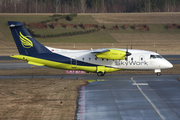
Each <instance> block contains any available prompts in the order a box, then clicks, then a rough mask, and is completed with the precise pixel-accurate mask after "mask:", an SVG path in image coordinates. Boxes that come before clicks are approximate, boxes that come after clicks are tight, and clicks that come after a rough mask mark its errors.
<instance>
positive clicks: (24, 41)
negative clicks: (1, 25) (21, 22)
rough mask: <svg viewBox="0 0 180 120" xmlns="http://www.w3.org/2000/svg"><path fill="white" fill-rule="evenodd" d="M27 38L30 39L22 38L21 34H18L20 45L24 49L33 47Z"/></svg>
mask: <svg viewBox="0 0 180 120" xmlns="http://www.w3.org/2000/svg"><path fill="white" fill-rule="evenodd" d="M28 37H29V38H31V36H24V35H23V34H22V33H21V32H19V38H20V40H21V44H22V46H23V47H24V48H31V47H33V43H32V41H31V40H30V39H28Z"/></svg>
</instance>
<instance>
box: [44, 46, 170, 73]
mask: <svg viewBox="0 0 180 120" xmlns="http://www.w3.org/2000/svg"><path fill="white" fill-rule="evenodd" d="M47 48H48V49H49V50H51V51H52V52H54V53H57V54H60V55H63V56H66V57H69V58H72V59H76V60H78V61H82V62H86V63H90V64H95V65H99V66H106V67H113V68H120V69H129V70H161V69H167V68H172V67H173V65H172V64H171V63H170V62H169V61H167V60H166V59H164V58H162V57H161V56H160V55H159V54H157V53H155V52H151V51H145V50H134V49H130V50H128V52H130V53H131V55H130V56H128V57H127V59H126V60H108V59H102V58H97V57H96V56H95V54H94V53H92V51H93V50H66V49H56V48H51V47H47ZM119 50H122V51H126V50H125V49H119Z"/></svg>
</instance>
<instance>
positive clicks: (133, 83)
mask: <svg viewBox="0 0 180 120" xmlns="http://www.w3.org/2000/svg"><path fill="white" fill-rule="evenodd" d="M132 85H149V84H148V83H133V84H132Z"/></svg>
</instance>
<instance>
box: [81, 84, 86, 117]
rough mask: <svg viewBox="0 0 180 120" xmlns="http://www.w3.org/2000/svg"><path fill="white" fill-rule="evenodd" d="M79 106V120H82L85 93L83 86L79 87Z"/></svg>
mask: <svg viewBox="0 0 180 120" xmlns="http://www.w3.org/2000/svg"><path fill="white" fill-rule="evenodd" d="M80 103H81V105H80V120H84V111H85V108H84V107H85V91H84V86H82V87H81V102H80Z"/></svg>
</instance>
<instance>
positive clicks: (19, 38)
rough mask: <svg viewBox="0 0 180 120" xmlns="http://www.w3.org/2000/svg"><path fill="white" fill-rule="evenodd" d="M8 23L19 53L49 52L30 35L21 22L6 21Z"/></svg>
mask: <svg viewBox="0 0 180 120" xmlns="http://www.w3.org/2000/svg"><path fill="white" fill-rule="evenodd" d="M8 25H9V27H10V29H11V33H12V35H13V38H14V41H15V43H16V46H17V48H18V51H19V54H20V55H34V54H41V53H51V51H49V50H48V49H47V48H46V47H45V46H43V45H42V44H41V43H39V42H38V41H36V40H35V39H34V38H33V37H32V36H31V35H30V33H29V32H28V31H27V29H26V28H25V27H24V25H23V24H22V23H21V22H14V21H8Z"/></svg>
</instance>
